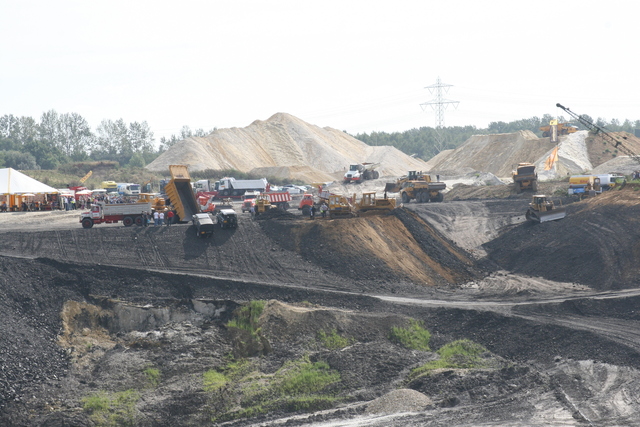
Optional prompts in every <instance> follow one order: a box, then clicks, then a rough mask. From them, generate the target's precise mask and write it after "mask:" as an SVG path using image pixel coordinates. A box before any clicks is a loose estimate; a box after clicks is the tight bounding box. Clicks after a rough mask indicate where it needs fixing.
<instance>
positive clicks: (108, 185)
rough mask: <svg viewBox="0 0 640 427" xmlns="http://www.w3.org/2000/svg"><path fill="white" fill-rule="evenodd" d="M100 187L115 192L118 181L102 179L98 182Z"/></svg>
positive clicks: (108, 191)
mask: <svg viewBox="0 0 640 427" xmlns="http://www.w3.org/2000/svg"><path fill="white" fill-rule="evenodd" d="M100 188H104V189H105V190H107V193H117V192H118V183H117V182H115V181H102V182H101V183H100Z"/></svg>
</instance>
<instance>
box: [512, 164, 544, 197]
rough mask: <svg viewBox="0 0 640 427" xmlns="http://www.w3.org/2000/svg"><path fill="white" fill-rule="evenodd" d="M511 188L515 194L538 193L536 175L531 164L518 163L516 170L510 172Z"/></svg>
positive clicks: (534, 167)
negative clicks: (526, 191) (514, 190)
mask: <svg viewBox="0 0 640 427" xmlns="http://www.w3.org/2000/svg"><path fill="white" fill-rule="evenodd" d="M511 178H512V179H513V186H514V187H515V189H516V192H517V193H522V192H523V191H525V190H532V191H533V192H534V193H535V192H536V191H538V174H537V173H536V166H535V165H534V164H533V163H518V166H516V169H515V170H514V171H512V172H511Z"/></svg>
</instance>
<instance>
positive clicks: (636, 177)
mask: <svg viewBox="0 0 640 427" xmlns="http://www.w3.org/2000/svg"><path fill="white" fill-rule="evenodd" d="M631 179H632V180H633V181H635V180H640V171H635V172H633V173H632V174H631Z"/></svg>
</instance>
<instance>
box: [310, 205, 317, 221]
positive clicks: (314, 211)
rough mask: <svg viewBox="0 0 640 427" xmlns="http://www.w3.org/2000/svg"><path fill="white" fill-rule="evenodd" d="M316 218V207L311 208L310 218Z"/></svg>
mask: <svg viewBox="0 0 640 427" xmlns="http://www.w3.org/2000/svg"><path fill="white" fill-rule="evenodd" d="M314 216H316V206H315V205H313V206H311V209H310V210H309V217H310V218H311V219H313V217H314Z"/></svg>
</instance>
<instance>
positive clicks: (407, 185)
mask: <svg viewBox="0 0 640 427" xmlns="http://www.w3.org/2000/svg"><path fill="white" fill-rule="evenodd" d="M445 188H447V184H445V183H444V182H440V181H432V180H431V176H430V175H429V174H426V173H422V172H416V171H409V172H408V173H407V175H406V176H404V177H402V178H400V179H398V180H397V181H396V182H388V183H387V184H386V186H385V187H384V191H385V193H400V198H401V199H402V203H409V202H410V201H411V200H413V199H415V200H416V202H418V203H425V202H441V201H443V200H444V194H442V191H443V190H444V189H445Z"/></svg>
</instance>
